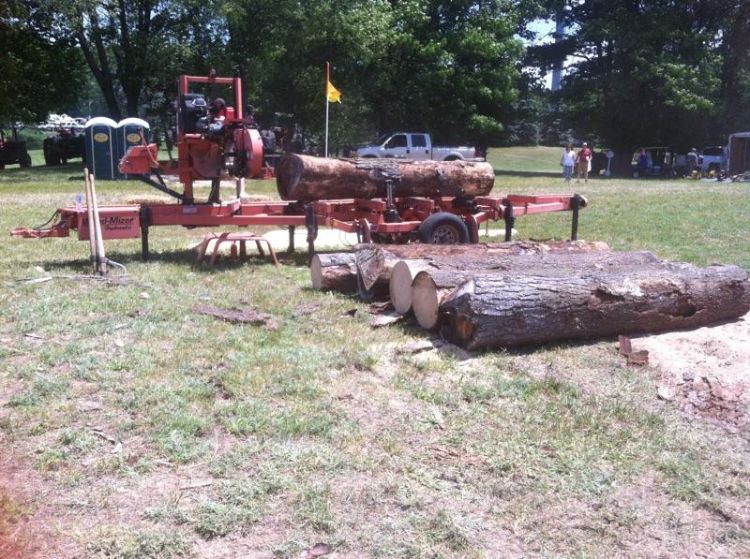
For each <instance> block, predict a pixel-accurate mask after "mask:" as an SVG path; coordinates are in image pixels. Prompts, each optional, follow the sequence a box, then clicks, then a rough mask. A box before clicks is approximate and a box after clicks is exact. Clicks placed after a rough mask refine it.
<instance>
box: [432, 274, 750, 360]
mask: <svg viewBox="0 0 750 559" xmlns="http://www.w3.org/2000/svg"><path fill="white" fill-rule="evenodd" d="M749 310H750V282H749V281H748V275H747V272H745V270H743V269H742V268H739V267H737V266H710V267H708V268H698V267H696V266H693V265H690V264H682V263H667V262H664V263H662V264H661V265H660V266H659V267H658V269H655V267H654V266H646V267H644V268H643V269H637V268H634V269H630V270H627V271H611V270H610V271H605V272H599V271H596V270H593V271H590V272H587V273H584V274H577V275H573V276H568V277H560V276H555V275H527V274H520V275H519V274H515V273H500V274H485V275H476V276H474V277H472V278H470V279H468V280H466V281H465V282H464V283H463V284H461V285H460V286H459V287H458V288H457V289H456V290H455V291H454V292H453V294H452V295H451V296H450V297H448V299H447V300H445V301H444V302H443V304H442V306H441V309H440V312H441V314H444V315H445V316H446V318H447V320H448V323H449V326H448V327H447V331H448V335H449V337H451V338H452V339H453V341H455V342H456V343H458V344H460V345H462V346H464V347H466V348H468V349H479V348H500V347H513V346H522V345H538V344H544V343H549V342H555V341H562V340H578V339H589V338H598V337H606V336H614V335H618V334H644V333H651V332H662V331H667V330H676V329H684V328H696V327H699V326H705V325H708V324H712V323H715V322H720V321H724V320H730V319H734V318H737V317H739V316H742V315H744V314H745V313H747V312H748V311H749Z"/></svg>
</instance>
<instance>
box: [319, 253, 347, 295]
mask: <svg viewBox="0 0 750 559" xmlns="http://www.w3.org/2000/svg"><path fill="white" fill-rule="evenodd" d="M354 261H355V254H354V253H353V252H335V253H332V254H316V255H315V256H313V257H312V261H311V262H310V279H311V280H312V286H313V289H318V290H323V291H338V292H339V293H352V292H354V291H356V290H357V271H356V268H355V262H354Z"/></svg>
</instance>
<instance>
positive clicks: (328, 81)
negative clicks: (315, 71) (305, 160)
mask: <svg viewBox="0 0 750 559" xmlns="http://www.w3.org/2000/svg"><path fill="white" fill-rule="evenodd" d="M329 83H331V65H330V64H329V63H328V62H326V94H325V97H326V143H325V152H324V153H325V157H328V105H330V103H329V102H328V84H329Z"/></svg>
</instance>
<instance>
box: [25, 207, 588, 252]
mask: <svg viewBox="0 0 750 559" xmlns="http://www.w3.org/2000/svg"><path fill="white" fill-rule="evenodd" d="M394 204H395V207H396V209H397V210H398V213H399V216H400V221H397V222H388V221H386V210H388V209H389V203H388V202H387V201H386V200H382V199H375V200H364V199H349V200H320V201H316V202H310V203H307V204H300V203H297V202H282V201H278V202H245V203H242V202H240V201H238V200H234V201H231V202H227V203H224V204H197V205H186V204H131V205H118V206H108V205H103V206H100V208H99V214H100V221H101V225H102V235H103V237H104V239H135V238H139V237H140V238H141V240H142V251H143V256H144V259H147V258H148V254H149V247H148V241H149V229H150V227H152V226H167V225H179V226H183V227H189V228H193V227H213V228H215V227H225V226H236V227H241V228H244V227H251V226H258V225H264V226H277V227H278V226H286V227H289V228H292V230H293V228H295V227H307V229H308V243H309V247H308V248H309V249H310V250H314V241H315V237H316V236H317V227H318V226H325V227H332V228H335V229H338V230H341V231H344V232H348V233H357V234H359V235H360V238H361V240H362V241H363V242H371V241H373V240H375V239H377V238H380V237H382V236H384V235H395V236H399V237H401V239H402V240H403V241H407V240H409V238H410V235H412V234H414V233H415V232H416V231H417V230H418V229H419V227H420V225H421V224H422V223H423V221H424V220H425V219H426V218H427V217H429V216H430V215H432V214H434V213H436V212H448V213H452V214H455V215H458V216H460V217H461V218H462V219H463V220H464V222H465V223H467V226H468V229H469V232H470V236H471V239H470V240H471V241H472V242H478V240H479V226H480V225H481V224H482V223H484V222H487V221H498V220H503V221H504V222H505V240H507V241H509V240H510V238H511V230H512V227H513V224H514V222H515V217H516V216H519V215H532V214H538V213H547V212H559V211H571V212H572V214H573V217H572V222H573V224H572V230H571V238H572V239H576V238H577V235H578V211H579V209H580V208H582V207H585V205H586V201H585V199H584V198H583V197H581V196H579V195H577V194H572V195H571V194H545V195H515V194H510V195H507V196H504V197H497V198H495V197H479V198H476V199H474V200H473V203H471V204H464V203H457V201H456V199H454V198H434V199H427V198H396V199H395V200H394ZM71 231H76V232H77V235H78V239H79V240H88V238H89V225H88V216H87V212H86V208H85V207H83V208H81V207H78V208H76V207H66V208H60V209H58V210H57V214H56V219H55V220H54V223H53V224H52V225H50V226H48V227H46V228H37V229H30V228H18V229H14V230H13V231H11V235H13V236H16V237H27V238H46V237H67V236H69V235H70V233H71ZM379 236H380V237H379ZM291 239H293V236H292V235H290V249H291V250H293V249H294V247H293V244H292V241H291Z"/></svg>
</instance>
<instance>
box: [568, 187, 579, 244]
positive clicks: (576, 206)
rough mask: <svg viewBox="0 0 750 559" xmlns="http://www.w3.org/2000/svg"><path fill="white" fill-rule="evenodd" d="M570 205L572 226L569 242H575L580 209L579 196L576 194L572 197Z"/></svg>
mask: <svg viewBox="0 0 750 559" xmlns="http://www.w3.org/2000/svg"><path fill="white" fill-rule="evenodd" d="M571 204H572V206H573V220H572V221H573V224H572V226H571V231H570V240H571V241H577V240H578V213H579V211H580V209H581V196H580V195H578V194H574V195H573V199H572V200H571Z"/></svg>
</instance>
